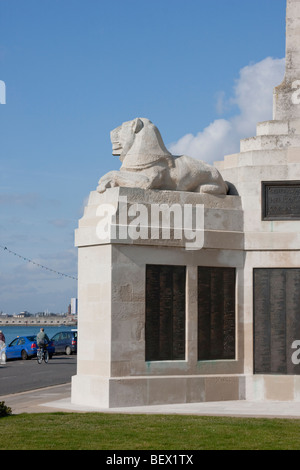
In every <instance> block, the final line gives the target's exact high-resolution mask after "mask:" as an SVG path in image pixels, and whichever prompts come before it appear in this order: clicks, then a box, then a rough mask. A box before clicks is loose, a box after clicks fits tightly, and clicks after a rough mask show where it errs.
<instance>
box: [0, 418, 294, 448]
mask: <svg viewBox="0 0 300 470" xmlns="http://www.w3.org/2000/svg"><path fill="white" fill-rule="evenodd" d="M0 428H1V439H0V450H15V449H20V450H222V449H226V450H232V449H235V450H299V449H300V420H285V419H261V418H259V419H257V418H249V419H248V418H247V419H244V418H227V417H226V418H220V417H200V416H178V415H172V416H170V415H167V416H164V415H123V414H99V413H82V414H77V413H43V414H20V415H13V416H8V417H5V418H1V419H0Z"/></svg>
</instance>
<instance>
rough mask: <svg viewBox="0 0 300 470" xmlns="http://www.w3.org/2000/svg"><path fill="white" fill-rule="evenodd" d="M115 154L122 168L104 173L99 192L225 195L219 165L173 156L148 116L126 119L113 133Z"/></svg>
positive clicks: (224, 185) (225, 191)
mask: <svg viewBox="0 0 300 470" xmlns="http://www.w3.org/2000/svg"><path fill="white" fill-rule="evenodd" d="M111 142H112V148H113V155H118V156H120V160H121V162H122V166H121V168H120V171H110V172H109V173H107V174H106V175H104V176H102V178H101V179H100V181H99V186H98V188H97V191H98V192H99V193H103V192H104V191H105V190H106V189H107V188H112V187H116V186H125V187H129V188H142V189H160V190H171V191H190V192H199V193H207V194H216V195H225V194H227V192H228V187H227V185H226V183H225V182H224V180H223V178H222V176H221V174H220V173H219V172H218V170H217V169H216V168H214V167H213V166H211V165H208V164H207V163H204V162H202V161H200V160H195V159H193V158H191V157H187V156H186V155H181V156H173V155H171V153H170V152H169V151H168V150H167V149H166V147H165V145H164V143H163V140H162V138H161V135H160V132H159V130H158V129H157V127H156V126H155V125H154V124H153V123H152V122H151V121H149V119H145V118H136V119H134V120H133V121H128V122H124V123H123V124H122V125H121V126H120V127H117V128H116V129H114V130H113V131H112V132H111Z"/></svg>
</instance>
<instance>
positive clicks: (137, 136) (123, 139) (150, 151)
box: [110, 118, 172, 170]
mask: <svg viewBox="0 0 300 470" xmlns="http://www.w3.org/2000/svg"><path fill="white" fill-rule="evenodd" d="M110 136H111V142H112V148H113V155H119V156H120V160H121V162H122V168H123V169H128V170H130V169H131V170H133V169H139V168H145V167H148V166H151V165H153V164H154V163H155V162H157V161H159V160H161V159H167V160H169V159H170V158H172V156H171V154H170V152H168V150H167V149H166V147H165V144H164V143H163V140H162V138H161V135H160V132H159V130H158V129H157V127H156V126H155V125H154V124H153V123H152V122H151V121H149V119H146V118H136V119H134V120H133V121H127V122H124V123H123V124H122V125H121V126H120V127H117V128H116V129H114V130H113V131H112V132H111V133H110Z"/></svg>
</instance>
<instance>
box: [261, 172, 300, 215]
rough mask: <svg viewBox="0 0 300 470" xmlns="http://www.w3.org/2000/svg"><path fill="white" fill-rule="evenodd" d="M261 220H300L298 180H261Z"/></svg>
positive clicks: (299, 186) (299, 185)
mask: <svg viewBox="0 0 300 470" xmlns="http://www.w3.org/2000/svg"><path fill="white" fill-rule="evenodd" d="M262 220H300V181H266V182H262Z"/></svg>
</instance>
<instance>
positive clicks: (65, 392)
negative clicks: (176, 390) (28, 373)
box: [0, 383, 300, 419]
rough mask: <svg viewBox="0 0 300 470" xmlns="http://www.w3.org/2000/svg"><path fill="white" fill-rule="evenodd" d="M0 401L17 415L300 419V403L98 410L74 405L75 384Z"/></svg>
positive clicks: (198, 404) (137, 407) (38, 390)
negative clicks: (73, 388)
mask: <svg viewBox="0 0 300 470" xmlns="http://www.w3.org/2000/svg"><path fill="white" fill-rule="evenodd" d="M0 401H4V402H5V405H7V406H10V407H11V408H12V412H13V414H20V413H51V412H57V411H63V412H68V413H86V412H98V413H124V414H172V415H176V414H182V415H196V416H232V417H243V418H250V417H253V418H284V419H300V403H299V402H298V403H297V402H291V401H289V402H283V401H244V400H240V401H222V402H205V403H183V404H176V405H152V406H136V407H128V408H127V407H126V408H110V409H104V408H95V407H91V406H88V405H74V404H73V403H71V384H70V383H68V384H62V385H55V386H52V387H46V388H42V389H37V390H30V391H27V392H22V393H15V394H11V395H5V396H0Z"/></svg>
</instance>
